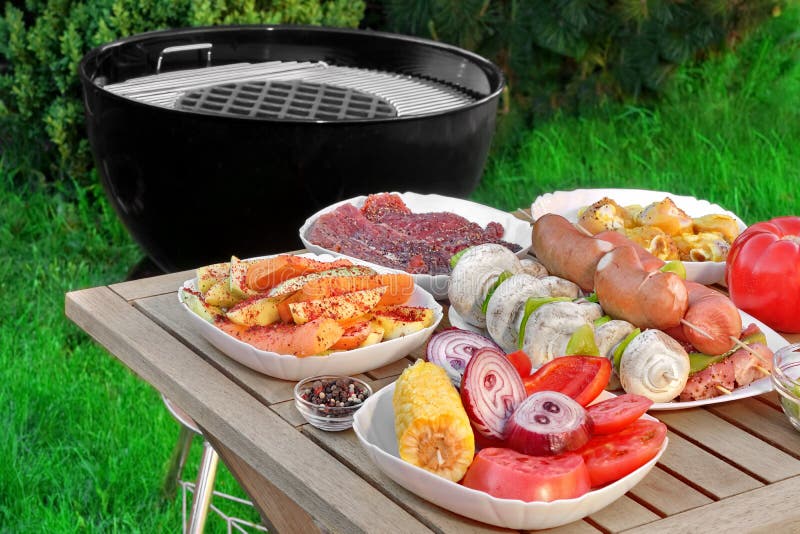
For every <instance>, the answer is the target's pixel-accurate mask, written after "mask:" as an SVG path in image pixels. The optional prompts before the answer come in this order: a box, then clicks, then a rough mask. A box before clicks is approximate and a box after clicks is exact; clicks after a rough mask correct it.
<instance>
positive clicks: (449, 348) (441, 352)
mask: <svg viewBox="0 0 800 534" xmlns="http://www.w3.org/2000/svg"><path fill="white" fill-rule="evenodd" d="M482 348H490V349H494V350H496V351H497V352H499V353H500V354H503V351H502V350H501V349H500V347H499V346H498V345H497V343H495V342H494V341H492V340H491V339H489V338H488V337H484V336H482V335H480V334H477V333H475V332H471V331H469V330H462V329H460V328H456V327H451V328H446V329H444V330H442V331H440V332H437V333H435V334H433V335H432V336H431V338H430V340H428V347H427V349H426V351H425V352H426V357H427V359H428V361H429V362H431V363H435V364H436V365H438V366H439V367H442V368H443V369H444V370H445V371H446V372H447V376H449V377H450V380H451V381H452V382H453V384H454V385H455V386H456V387H459V386H460V385H461V375H463V374H464V369H465V368H466V367H467V364H468V363H469V361H470V359H471V358H472V355H473V354H475V352H477V351H478V350H479V349H482Z"/></svg>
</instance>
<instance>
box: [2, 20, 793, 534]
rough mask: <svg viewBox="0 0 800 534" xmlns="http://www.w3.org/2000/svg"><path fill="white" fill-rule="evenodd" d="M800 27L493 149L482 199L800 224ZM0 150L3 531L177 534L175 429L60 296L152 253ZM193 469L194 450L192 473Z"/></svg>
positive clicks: (224, 480) (783, 24)
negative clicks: (632, 207) (548, 196)
mask: <svg viewBox="0 0 800 534" xmlns="http://www.w3.org/2000/svg"><path fill="white" fill-rule="evenodd" d="M798 22H800V15H798V13H797V10H794V11H792V12H789V13H787V14H785V15H784V16H783V17H781V18H779V19H775V20H773V21H771V23H770V24H769V25H768V26H767V27H766V28H765V29H764V30H763V31H762V32H761V33H760V34H758V35H757V36H756V38H754V39H752V40H751V41H748V42H747V43H746V44H745V45H744V46H742V47H741V48H739V49H738V50H737V52H736V54H733V55H725V56H721V57H718V58H715V59H714V60H712V61H710V62H707V63H705V64H703V65H701V66H694V67H690V68H686V69H684V70H682V71H681V72H680V73H679V74H678V76H677V77H676V79H675V81H674V83H673V86H672V88H671V89H670V93H669V94H668V96H667V98H666V99H665V100H664V101H662V102H661V103H660V104H659V105H657V106H653V107H645V106H608V107H606V108H603V109H601V110H597V111H596V112H594V113H592V114H588V115H583V116H581V117H567V116H561V117H557V118H555V119H554V120H552V121H550V122H548V123H546V124H538V125H536V127H535V128H533V129H532V130H531V131H529V132H524V133H522V134H520V138H521V139H522V141H521V143H520V145H519V146H518V147H514V148H513V149H512V148H509V149H507V150H503V147H500V148H501V150H498V151H496V153H497V154H499V155H497V156H495V157H494V158H493V159H492V160H491V161H490V162H489V165H488V166H487V171H486V175H485V177H484V180H483V182H482V184H481V186H480V187H479V189H478V190H477V191H476V192H475V194H474V195H473V198H475V199H477V200H479V201H481V202H484V203H486V204H489V205H493V206H496V207H500V208H504V209H513V208H516V207H521V206H522V207H527V206H529V205H530V203H531V201H532V200H533V199H534V198H535V197H536V196H537V195H539V194H540V193H543V192H547V191H553V190H565V189H571V188H575V187H641V188H648V189H659V190H665V191H672V192H674V193H677V194H690V195H695V196H698V197H701V198H706V199H709V200H712V201H715V202H718V203H720V204H721V205H723V206H724V207H726V208H728V209H730V210H732V211H734V212H736V213H738V214H739V215H740V216H741V217H742V218H743V219H744V220H745V221H746V222H748V223H752V222H755V221H756V220H760V219H766V218H769V217H771V216H774V215H779V214H799V215H800V201H799V200H798V196H797V184H798V173H800V144H798V141H799V140H800V120H798V119H800V62H798V61H797V59H798V57H797V54H798V41H797V39H798V35H797V34H795V33H793V32H794V31H795V28H797V27H800V24H798ZM2 149H3V150H4V152H0V199H2V200H0V296H1V297H2V301H3V302H4V305H5V306H6V308H5V313H4V314H3V318H2V319H0V383H2V387H0V408H1V410H0V533H4V532H74V531H89V532H99V531H103V532H115V531H121V532H130V531H134V532H137V531H138V532H176V531H179V528H180V520H181V517H180V501H179V499H174V500H164V499H163V498H162V497H161V494H160V488H161V482H162V476H163V473H164V464H165V462H166V461H167V459H168V457H169V454H170V452H171V449H172V446H173V444H174V442H175V439H176V437H177V432H178V425H177V423H175V422H174V421H173V420H172V419H171V417H170V416H169V415H168V414H167V412H166V410H165V409H164V408H163V406H162V403H161V400H160V398H159V396H158V394H157V392H156V391H155V390H153V388H151V387H150V386H148V385H147V384H146V383H144V382H143V381H141V380H139V379H138V378H136V377H135V376H133V375H132V374H131V373H130V372H129V371H128V370H127V369H126V368H125V367H124V366H123V365H121V364H120V363H119V362H118V361H116V360H115V359H114V358H113V357H110V356H109V355H108V354H107V353H106V352H105V351H104V350H103V349H102V348H100V347H99V346H97V345H96V344H94V343H93V342H92V341H91V340H90V339H89V338H88V336H87V335H85V334H84V333H83V332H82V331H80V330H79V329H78V328H77V327H75V326H74V325H72V324H71V323H70V322H69V321H68V320H67V319H66V318H65V317H64V313H63V309H64V293H65V292H67V291H69V290H72V289H77V288H83V287H90V286H95V285H100V284H106V283H110V282H114V281H118V280H121V279H122V278H124V276H125V274H126V272H127V270H128V269H129V268H130V267H131V266H132V265H133V264H134V263H135V262H136V261H137V260H138V259H139V258H140V257H141V253H140V251H139V250H138V249H137V247H136V246H135V245H134V244H133V243H132V242H131V240H130V238H129V237H128V236H127V235H126V233H125V231H124V230H123V228H122V227H121V226H120V224H119V223H118V221H117V219H116V217H115V215H114V213H113V212H112V211H111V210H110V209H109V207H108V204H107V203H106V202H105V200H104V197H103V194H102V192H101V191H100V190H99V188H98V189H88V190H87V189H82V188H80V187H77V186H74V185H72V184H66V185H64V186H61V187H57V186H53V185H52V184H47V183H45V182H44V181H43V180H42V179H41V178H40V177H37V176H22V175H21V173H20V171H19V169H20V168H23V167H24V166H19V165H18V166H14V165H12V164H11V163H9V162H10V161H22V160H24V156H22V157H20V155H19V154H14V153H13V147H2ZM12 156H16V157H12ZM198 455H199V447H198V446H197V445H195V447H194V449H193V453H192V457H191V459H190V465H189V467H188V470H187V472H192V471H196V468H197V462H198ZM219 476H220V479H219V482H218V484H217V487H218V488H219V489H221V490H222V491H226V492H229V493H236V494H237V495H242V494H241V491H240V490H238V489H237V486H236V484H235V482H234V481H233V479H232V477H231V476H230V474H229V473H227V472H226V471H225V470H224V469H222V470H221V473H220V475H219ZM212 526H213V527H214V528H213V529H212V530H213V531H222V529H221V528H220V525H219V524H213V525H212Z"/></svg>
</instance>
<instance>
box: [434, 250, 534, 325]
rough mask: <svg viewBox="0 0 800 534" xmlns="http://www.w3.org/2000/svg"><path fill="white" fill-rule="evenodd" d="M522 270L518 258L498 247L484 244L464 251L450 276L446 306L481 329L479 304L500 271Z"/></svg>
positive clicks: (482, 319) (483, 321) (483, 317)
mask: <svg viewBox="0 0 800 534" xmlns="http://www.w3.org/2000/svg"><path fill="white" fill-rule="evenodd" d="M522 270H523V268H522V264H521V263H520V260H519V258H517V256H516V255H515V254H514V253H513V252H511V251H510V250H509V249H507V248H506V247H504V246H502V245H497V244H494V243H488V244H484V245H478V246H475V247H471V248H469V249H467V250H466V251H465V252H464V254H463V255H462V256H461V258H459V260H458V263H456V265H455V267H453V272H452V273H451V274H450V287H449V288H448V291H447V296H448V298H449V299H450V305H451V306H453V308H455V310H456V311H457V312H458V314H459V315H460V316H461V317H462V318H463V319H464V320H465V321H467V322H468V323H469V324H471V325H474V326H478V327H480V328H483V327H485V326H486V313H485V311H484V308H483V303H484V302H485V300H486V295H487V294H488V293H489V291H490V289H491V288H492V287H493V286H494V284H495V283H496V281H497V278H498V277H499V276H500V275H501V274H503V273H504V272H509V273H511V274H516V273H518V272H521V271H522Z"/></svg>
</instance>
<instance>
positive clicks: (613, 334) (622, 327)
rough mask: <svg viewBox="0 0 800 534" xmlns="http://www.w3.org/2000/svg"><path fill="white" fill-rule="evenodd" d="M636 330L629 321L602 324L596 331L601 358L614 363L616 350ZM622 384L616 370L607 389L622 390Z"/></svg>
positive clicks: (595, 339)
mask: <svg viewBox="0 0 800 534" xmlns="http://www.w3.org/2000/svg"><path fill="white" fill-rule="evenodd" d="M635 329H636V327H635V326H633V325H632V324H631V323H629V322H628V321H622V320H620V319H614V320H612V321H608V322H606V323H603V324H601V325H600V326H598V327H597V328H595V330H594V342H595V343H596V344H597V349H598V351H599V352H600V356H605V357H606V358H608V359H609V360H611V363H612V364H613V363H614V350H615V349H616V348H617V346H619V344H620V343H621V342H622V340H623V339H625V338H626V337H628V334H630V333H631V332H633V331H634V330H635ZM621 387H622V384H621V383H620V381H619V375H618V374H617V369H614V370H613V371H612V372H611V377H610V378H609V379H608V385H607V386H606V389H607V390H609V391H614V390H615V389H620V388H621Z"/></svg>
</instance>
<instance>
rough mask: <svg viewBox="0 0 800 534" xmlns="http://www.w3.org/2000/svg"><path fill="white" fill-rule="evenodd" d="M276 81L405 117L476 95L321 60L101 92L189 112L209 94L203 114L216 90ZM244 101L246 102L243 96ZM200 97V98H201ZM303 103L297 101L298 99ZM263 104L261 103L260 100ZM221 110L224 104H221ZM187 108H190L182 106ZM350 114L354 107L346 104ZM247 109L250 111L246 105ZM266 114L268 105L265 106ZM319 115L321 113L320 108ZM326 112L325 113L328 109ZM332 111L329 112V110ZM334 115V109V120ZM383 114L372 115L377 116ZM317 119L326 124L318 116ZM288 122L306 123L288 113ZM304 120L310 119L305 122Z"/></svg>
mask: <svg viewBox="0 0 800 534" xmlns="http://www.w3.org/2000/svg"><path fill="white" fill-rule="evenodd" d="M276 83H285V84H298V85H300V86H303V85H308V86H323V87H326V88H330V89H331V90H333V88H336V89H339V90H342V89H346V90H350V91H351V92H352V93H351V94H352V95H368V96H369V98H371V99H374V100H376V101H378V102H380V103H382V104H383V105H382V106H379V105H378V104H376V108H375V109H376V113H384V112H385V111H384V110H385V107H384V106H388V108H390V109H391V110H392V112H393V113H394V114H393V115H387V117H389V116H391V117H394V116H396V117H407V116H418V115H426V114H429V113H438V112H442V111H447V110H451V109H455V108H460V107H464V106H467V105H469V104H472V103H473V102H475V101H476V97H475V96H474V95H472V94H470V93H468V92H466V91H463V90H461V89H460V88H458V87H454V86H451V85H446V84H443V83H439V82H436V81H433V80H428V79H422V78H418V77H415V76H410V75H406V74H398V73H392V72H383V71H375V70H368V69H359V68H354V67H339V66H336V65H328V64H326V63H323V62H295V61H286V62H284V61H267V62H264V63H235V64H229V65H218V66H209V67H205V68H198V69H186V70H179V71H171V72H165V73H159V74H153V75H150V76H143V77H140V78H133V79H130V80H126V81H124V82H120V83H114V84H109V85H106V86H104V89H106V90H108V91H110V92H112V93H114V94H117V95H120V96H123V97H125V98H130V99H132V100H136V101H139V102H143V103H146V104H151V105H155V106H161V107H166V108H170V109H182V110H192V109H191V106H193V105H195V103H194V101H193V100H192V99H193V98H194V99H197V98H200V97H199V94H200V93H204V94H206V93H207V94H208V96H207V97H206V100H208V101H209V102H210V104H212V105H210V107H209V108H204V109H205V111H206V112H209V113H217V112H219V111H218V110H214V109H213V108H214V107H216V106H217V105H218V104H222V103H221V102H215V100H214V99H217V98H219V96H218V95H217V94H216V93H217V91H218V89H220V88H222V90H221V92H224V90H228V91H229V90H230V88H231V87H234V86H242V87H245V86H250V85H253V84H260V85H263V86H265V87H266V86H271V85H274V84H276ZM243 98H245V99H246V98H249V95H248V96H245V97H243ZM200 99H202V98H200ZM299 100H302V99H299ZM265 101H266V100H265ZM222 105H223V107H224V104H222ZM186 106H189V107H186ZM350 107H351V108H353V113H355V110H356V109H357V108H358V106H353V105H351V106H350ZM228 109H229V111H230V114H231V115H241V116H244V115H243V114H242V113H241V112H242V111H244V109H245V108H244V107H243V108H242V109H239V108H237V107H236V106H229V108H228ZM246 109H252V107H248V108H246ZM265 110H266V111H267V112H269V111H271V110H270V106H267V107H266V108H265ZM322 111H325V110H324V109H323V110H322ZM329 111H330V110H329ZM331 113H332V112H331ZM338 113H339V111H338V110H337V111H336V114H337V117H338ZM383 116H384V115H380V114H378V115H376V116H375V117H376V118H381V117H383ZM256 117H259V118H273V116H271V115H256ZM317 117H318V118H317V120H329V119H328V118H324V119H323V118H322V117H321V116H320V115H318V116H317ZM285 118H287V119H301V120H302V119H305V117H300V116H295V115H292V114H289V113H287V114H286V115H285ZM354 118H355V119H361V118H364V117H360V116H354V117H349V116H346V117H344V118H342V119H338V118H337V120H352V119H354ZM308 120H314V119H313V118H308Z"/></svg>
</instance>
